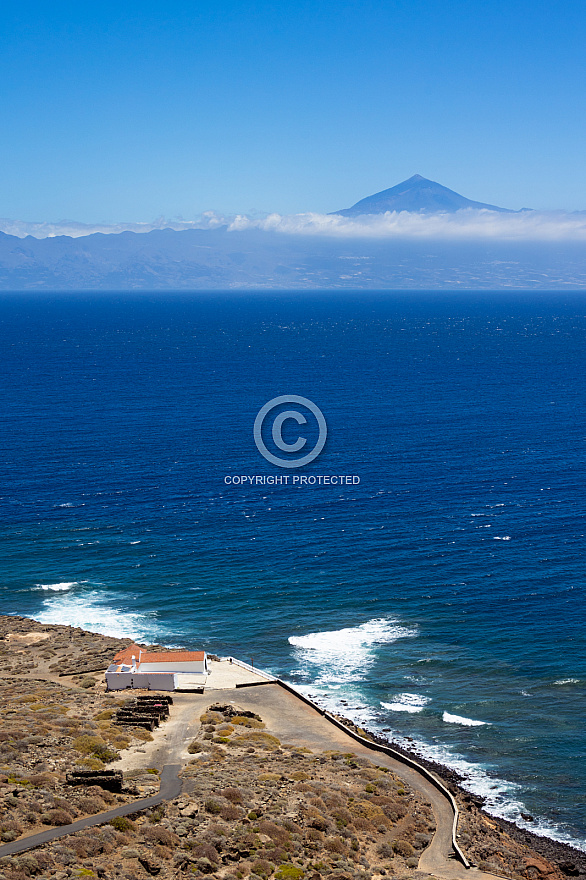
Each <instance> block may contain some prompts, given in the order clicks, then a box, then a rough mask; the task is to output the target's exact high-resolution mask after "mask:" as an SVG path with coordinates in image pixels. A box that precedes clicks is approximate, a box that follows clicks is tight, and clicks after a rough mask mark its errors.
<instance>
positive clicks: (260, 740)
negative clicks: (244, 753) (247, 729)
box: [232, 730, 281, 751]
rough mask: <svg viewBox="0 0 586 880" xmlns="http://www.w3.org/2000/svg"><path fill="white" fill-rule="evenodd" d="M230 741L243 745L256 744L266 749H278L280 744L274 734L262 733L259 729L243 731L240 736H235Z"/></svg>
mask: <svg viewBox="0 0 586 880" xmlns="http://www.w3.org/2000/svg"><path fill="white" fill-rule="evenodd" d="M232 742H233V743H237V744H238V745H243V746H256V747H258V748H263V749H265V750H267V751H273V750H274V749H278V748H279V746H280V745H281V743H280V740H278V739H277V737H276V736H271V734H270V733H264V732H263V731H260V730H259V731H255V732H254V733H245V734H242V736H235V737H234V739H233V740H232Z"/></svg>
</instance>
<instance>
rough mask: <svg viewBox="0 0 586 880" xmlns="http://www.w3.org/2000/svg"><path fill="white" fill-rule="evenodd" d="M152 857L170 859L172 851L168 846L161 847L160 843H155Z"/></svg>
mask: <svg viewBox="0 0 586 880" xmlns="http://www.w3.org/2000/svg"><path fill="white" fill-rule="evenodd" d="M153 855H155V856H156V857H157V858H158V859H170V858H171V856H172V855H173V850H171V849H169V847H168V846H161V844H160V843H157V844H155V846H154V847H153Z"/></svg>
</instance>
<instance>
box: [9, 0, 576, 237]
mask: <svg viewBox="0 0 586 880" xmlns="http://www.w3.org/2000/svg"><path fill="white" fill-rule="evenodd" d="M1 21H2V31H3V36H2V42H3V45H4V50H3V52H2V56H1V60H0V75H1V82H2V89H1V90H0V113H1V118H2V120H3V125H2V128H3V133H2V137H1V138H0V182H1V185H0V216H2V217H11V218H20V219H26V220H39V221H42V220H58V219H63V218H71V219H76V220H80V221H84V222H88V223H90V222H105V223H112V222H115V221H120V220H126V221H130V220H151V219H153V218H155V217H157V216H160V215H164V216H165V217H168V218H172V217H178V216H182V217H184V218H186V219H190V218H192V217H194V216H196V215H198V214H200V213H201V212H202V211H205V210H209V209H213V210H217V211H220V212H228V213H235V212H247V213H250V212H254V211H278V212H281V213H294V212H300V211H307V210H309V211H317V212H327V211H334V210H336V209H339V208H343V207H347V206H348V205H350V204H353V203H354V202H356V201H357V200H358V199H360V198H362V197H364V196H366V195H369V194H371V193H373V192H377V191H378V190H381V189H385V188H387V187H390V186H393V185H394V184H396V183H398V182H399V181H401V180H403V179H404V178H406V177H409V176H411V175H412V174H414V173H420V174H422V175H424V176H425V177H429V178H432V179H434V180H438V181H439V182H440V183H443V184H445V185H446V186H449V187H451V188H452V189H455V190H457V191H458V192H461V193H463V194H464V195H466V196H468V197H469V198H472V199H477V200H480V201H487V202H490V203H493V204H498V205H503V206H506V207H512V208H521V207H533V208H537V209H550V208H563V209H568V210H574V209H586V137H585V135H586V107H585V104H586V82H585V79H586V73H585V71H586V65H585V64H584V46H585V45H586V33H585V31H586V27H585V24H586V6H585V5H584V3H583V2H561V3H560V2H558V3H555V4H554V3H553V2H550V0H545V2H539V0H532V2H526V0H518V2H516V3H514V4H513V3H510V2H506V3H505V2H490V0H488V2H484V3H479V2H477V3H474V4H472V3H470V2H468V3H465V2H460V0H453V2H439V0H436V2H432V0H405V2H403V0H400V2H387V3H382V2H374V0H361V2H348V0H336V2H330V0H322V2H318V0H314V2H306V0H295V2H294V3H289V2H281V3H278V2H264V0H249V2H239V0H238V2H236V0H234V2H226V0H214V2H207V0H202V2H199V0H192V2H177V0H167V2H166V4H163V3H161V2H158V3H153V2H149V0H144V2H141V3H135V2H124V0H122V2H117V3H110V2H100V3H95V4H92V5H91V6H88V5H87V4H80V3H79V2H78V3H75V4H73V3H62V2H55V3H52V4H49V3H46V2H43V3H31V2H27V0H23V2H22V3H20V4H11V5H10V7H8V5H7V4H5V6H4V9H3V13H2V19H1Z"/></svg>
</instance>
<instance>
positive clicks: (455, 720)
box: [442, 712, 490, 727]
mask: <svg viewBox="0 0 586 880" xmlns="http://www.w3.org/2000/svg"><path fill="white" fill-rule="evenodd" d="M442 719H443V720H444V721H445V722H446V724H463V725H464V726H465V727H483V726H484V725H485V724H490V722H489V721H476V720H475V719H474V718H465V717H464V716H463V715H451V714H450V713H449V712H444V714H443V715H442Z"/></svg>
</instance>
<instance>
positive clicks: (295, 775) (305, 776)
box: [291, 770, 309, 782]
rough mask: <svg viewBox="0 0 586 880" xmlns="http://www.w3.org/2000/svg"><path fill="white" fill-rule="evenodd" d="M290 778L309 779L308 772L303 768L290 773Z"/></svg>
mask: <svg viewBox="0 0 586 880" xmlns="http://www.w3.org/2000/svg"><path fill="white" fill-rule="evenodd" d="M291 779H295V780H296V782H303V780H304V779H309V774H308V773H306V772H305V770H296V771H295V772H294V773H292V774H291Z"/></svg>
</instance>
